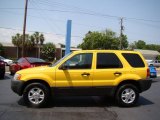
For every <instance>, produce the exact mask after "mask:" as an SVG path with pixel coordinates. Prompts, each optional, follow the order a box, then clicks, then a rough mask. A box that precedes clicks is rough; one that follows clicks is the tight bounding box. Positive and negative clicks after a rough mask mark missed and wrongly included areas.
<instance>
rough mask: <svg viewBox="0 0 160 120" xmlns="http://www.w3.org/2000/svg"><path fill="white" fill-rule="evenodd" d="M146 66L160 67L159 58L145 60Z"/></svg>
mask: <svg viewBox="0 0 160 120" xmlns="http://www.w3.org/2000/svg"><path fill="white" fill-rule="evenodd" d="M146 61H147V63H148V66H150V65H153V66H154V67H160V60H146Z"/></svg>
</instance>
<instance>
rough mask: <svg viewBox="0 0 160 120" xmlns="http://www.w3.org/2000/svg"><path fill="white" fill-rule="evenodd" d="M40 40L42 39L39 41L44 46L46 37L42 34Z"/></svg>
mask: <svg viewBox="0 0 160 120" xmlns="http://www.w3.org/2000/svg"><path fill="white" fill-rule="evenodd" d="M39 38H40V39H39V40H40V44H41V45H43V43H44V40H45V39H44V35H43V34H40V36H39Z"/></svg>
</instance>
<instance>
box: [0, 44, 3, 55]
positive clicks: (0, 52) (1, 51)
mask: <svg viewBox="0 0 160 120" xmlns="http://www.w3.org/2000/svg"><path fill="white" fill-rule="evenodd" d="M3 51H4V47H3V45H2V44H1V43H0V55H1V54H2V53H3Z"/></svg>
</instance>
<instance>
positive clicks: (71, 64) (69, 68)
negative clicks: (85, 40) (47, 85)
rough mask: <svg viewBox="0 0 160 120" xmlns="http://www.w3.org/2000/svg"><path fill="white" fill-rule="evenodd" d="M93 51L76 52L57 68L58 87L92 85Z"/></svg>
mask: <svg viewBox="0 0 160 120" xmlns="http://www.w3.org/2000/svg"><path fill="white" fill-rule="evenodd" d="M92 59H93V54H92V53H80V54H76V55H74V56H73V57H71V58H70V59H68V60H66V61H65V62H64V63H63V64H62V65H61V66H60V67H59V68H57V69H56V87H62V88H63V87H65V88H67V87H68V88H72V87H73V88H77V87H78V88H83V87H92V79H93V70H92Z"/></svg>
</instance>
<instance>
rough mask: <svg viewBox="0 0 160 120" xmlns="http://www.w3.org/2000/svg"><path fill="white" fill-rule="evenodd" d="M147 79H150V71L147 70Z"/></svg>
mask: <svg viewBox="0 0 160 120" xmlns="http://www.w3.org/2000/svg"><path fill="white" fill-rule="evenodd" d="M147 77H150V70H149V68H147Z"/></svg>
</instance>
